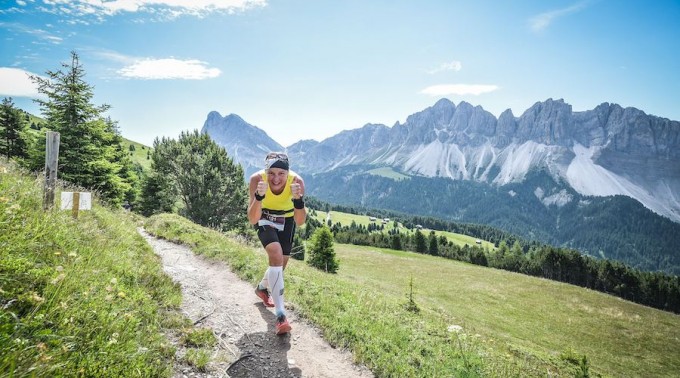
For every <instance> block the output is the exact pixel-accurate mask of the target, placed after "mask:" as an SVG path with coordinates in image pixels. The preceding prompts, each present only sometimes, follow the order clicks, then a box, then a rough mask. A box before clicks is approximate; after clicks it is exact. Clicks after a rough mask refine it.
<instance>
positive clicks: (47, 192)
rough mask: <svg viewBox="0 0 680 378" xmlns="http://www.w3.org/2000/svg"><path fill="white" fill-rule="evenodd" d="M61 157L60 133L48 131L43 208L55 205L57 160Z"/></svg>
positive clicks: (46, 208)
mask: <svg viewBox="0 0 680 378" xmlns="http://www.w3.org/2000/svg"><path fill="white" fill-rule="evenodd" d="M58 159H59V133H57V132H54V131H48V132H47V137H46V140H45V188H44V196H43V209H44V210H48V209H51V208H52V206H53V205H54V188H55V187H56V186H57V161H58Z"/></svg>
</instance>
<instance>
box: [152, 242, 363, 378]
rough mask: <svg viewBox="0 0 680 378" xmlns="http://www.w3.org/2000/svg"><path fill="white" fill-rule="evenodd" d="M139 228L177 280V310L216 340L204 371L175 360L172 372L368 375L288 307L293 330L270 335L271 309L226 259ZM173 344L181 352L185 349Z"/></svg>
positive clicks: (200, 374)
mask: <svg viewBox="0 0 680 378" xmlns="http://www.w3.org/2000/svg"><path fill="white" fill-rule="evenodd" d="M139 232H140V234H142V236H144V238H145V239H146V240H147V241H148V242H149V244H150V245H151V246H152V247H153V249H154V251H155V252H156V254H158V255H159V256H160V257H161V259H162V261H163V267H164V270H165V271H166V273H167V274H168V275H170V276H171V277H172V279H173V280H174V281H175V282H178V283H179V284H180V285H181V286H182V295H183V300H182V306H181V309H182V312H183V313H184V314H185V315H186V316H188V317H189V318H190V319H191V320H192V321H193V322H195V323H196V326H197V327H209V328H211V329H212V330H213V333H214V334H215V335H216V336H217V338H218V340H219V343H218V345H217V346H216V347H215V348H214V350H213V355H212V356H211V363H210V364H209V365H208V371H207V372H200V371H198V370H197V369H195V368H193V367H191V366H189V365H186V364H178V365H177V366H175V377H338V378H339V377H342V378H352V377H372V376H373V375H372V374H371V372H370V371H369V370H368V369H366V368H364V367H361V366H357V365H355V364H354V363H353V362H352V356H351V354H350V353H349V352H347V351H343V350H338V349H334V348H332V347H331V346H330V345H329V344H328V343H327V342H326V341H324V340H323V339H322V338H321V336H320V333H319V331H318V329H316V328H314V327H313V326H312V325H310V324H309V323H307V322H305V321H304V320H302V319H299V318H298V317H297V316H296V314H295V313H294V312H292V311H290V310H288V311H287V313H288V319H289V321H290V323H291V325H292V327H293V330H292V331H291V333H290V334H288V335H285V336H277V335H275V334H274V321H275V318H274V313H273V311H272V310H271V309H269V308H267V307H265V306H264V305H263V304H262V302H261V301H260V300H259V298H257V297H256V296H255V294H254V292H253V290H254V287H252V286H251V285H250V284H249V283H247V282H244V281H242V280H241V279H240V278H239V277H238V276H236V274H234V273H233V272H231V270H230V269H229V266H228V265H226V264H224V263H222V262H217V261H210V260H208V259H205V258H203V257H201V256H197V255H195V254H194V253H193V252H192V251H191V250H190V249H189V248H187V247H185V246H182V245H178V244H175V243H171V242H168V241H165V240H162V239H158V238H155V237H153V236H151V235H149V234H147V233H146V232H144V230H142V229H140V230H139ZM263 258H264V256H263ZM171 338H176V337H175V336H171ZM175 341H176V340H175ZM177 345H178V352H177V354H178V356H179V357H181V356H182V355H183V354H184V353H185V352H186V351H185V350H183V349H182V348H181V347H179V343H177ZM180 360H181V358H180Z"/></svg>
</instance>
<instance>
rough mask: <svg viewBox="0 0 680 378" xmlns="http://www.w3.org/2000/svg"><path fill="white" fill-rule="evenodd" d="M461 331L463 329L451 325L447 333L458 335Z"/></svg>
mask: <svg viewBox="0 0 680 378" xmlns="http://www.w3.org/2000/svg"><path fill="white" fill-rule="evenodd" d="M462 330H463V327H461V326H459V325H456V324H452V325H450V326H449V328H448V331H449V332H455V333H460V332H461V331H462Z"/></svg>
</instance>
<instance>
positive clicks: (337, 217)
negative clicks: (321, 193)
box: [314, 210, 495, 250]
mask: <svg viewBox="0 0 680 378" xmlns="http://www.w3.org/2000/svg"><path fill="white" fill-rule="evenodd" d="M330 213H331V218H330V219H331V224H335V223H340V224H341V225H342V226H349V225H350V224H352V222H355V223H356V224H357V225H363V226H364V227H367V226H368V225H369V224H371V223H374V224H376V225H380V224H382V219H380V218H378V219H376V220H375V221H371V220H370V217H369V216H367V215H357V214H350V213H344V212H341V211H330ZM314 217H315V218H316V219H317V220H318V221H320V222H322V223H323V224H327V223H326V219H327V217H328V212H326V211H321V210H315V214H314ZM397 225H398V227H399V232H403V233H413V232H415V230H411V229H407V228H405V227H404V225H403V224H401V223H397ZM393 229H394V220H390V221H389V222H387V223H385V230H384V231H383V232H389V231H391V230H393ZM430 231H433V230H430V229H429V228H422V229H421V230H420V232H422V233H423V234H424V235H425V237H427V236H428V235H429V234H430ZM434 233H435V235H437V237H439V236H442V235H443V236H445V237H446V238H447V239H448V240H450V241H451V242H453V243H454V244H455V245H458V246H460V247H463V246H465V245H469V246H473V245H476V243H477V240H479V239H477V238H474V237H472V236H468V235H463V234H456V233H453V232H448V231H438V230H434ZM480 242H481V244H480V246H481V247H482V248H487V249H489V250H493V249H494V248H495V247H494V245H493V243H490V242H488V241H486V240H480Z"/></svg>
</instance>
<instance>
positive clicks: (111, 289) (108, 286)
mask: <svg viewBox="0 0 680 378" xmlns="http://www.w3.org/2000/svg"><path fill="white" fill-rule="evenodd" d="M105 289H106V291H108V292H112V291H113V287H111V285H106V288H105Z"/></svg>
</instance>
